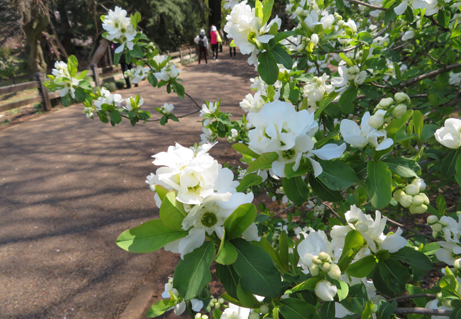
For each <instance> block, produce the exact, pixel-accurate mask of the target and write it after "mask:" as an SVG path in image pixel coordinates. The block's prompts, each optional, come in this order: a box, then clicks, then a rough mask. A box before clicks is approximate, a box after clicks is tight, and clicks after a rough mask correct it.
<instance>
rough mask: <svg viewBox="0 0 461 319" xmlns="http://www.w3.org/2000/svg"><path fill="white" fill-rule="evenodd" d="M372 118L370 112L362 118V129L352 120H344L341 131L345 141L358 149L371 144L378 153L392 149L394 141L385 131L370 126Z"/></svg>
mask: <svg viewBox="0 0 461 319" xmlns="http://www.w3.org/2000/svg"><path fill="white" fill-rule="evenodd" d="M370 117H371V116H370V112H366V113H365V114H364V115H363V117H362V122H361V124H360V127H359V126H358V125H357V123H355V122H354V121H352V120H349V119H344V120H342V121H341V125H340V131H341V135H342V136H343V138H344V141H345V142H346V143H349V144H350V145H351V146H353V147H357V148H363V147H365V146H366V145H367V144H371V145H372V146H373V147H374V148H375V149H376V150H377V151H381V150H385V149H387V148H389V147H391V146H392V145H393V144H394V140H393V139H391V138H388V137H387V132H386V131H385V130H377V129H375V128H372V127H371V126H370V124H369V121H370Z"/></svg>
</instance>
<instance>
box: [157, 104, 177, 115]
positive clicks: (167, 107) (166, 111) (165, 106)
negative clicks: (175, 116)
mask: <svg viewBox="0 0 461 319" xmlns="http://www.w3.org/2000/svg"><path fill="white" fill-rule="evenodd" d="M160 110H161V111H162V112H163V113H164V114H170V113H171V112H173V110H174V105H173V104H168V103H166V102H165V104H163V105H162V106H161V107H160Z"/></svg>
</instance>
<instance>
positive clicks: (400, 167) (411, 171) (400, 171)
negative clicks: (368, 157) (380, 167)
mask: <svg viewBox="0 0 461 319" xmlns="http://www.w3.org/2000/svg"><path fill="white" fill-rule="evenodd" d="M383 162H385V163H386V164H387V166H388V167H389V169H390V170H391V172H392V173H394V174H396V175H399V176H400V177H404V178H410V177H418V174H421V167H419V164H418V163H417V162H416V161H415V160H413V159H410V158H405V157H388V158H386V159H384V160H383Z"/></svg>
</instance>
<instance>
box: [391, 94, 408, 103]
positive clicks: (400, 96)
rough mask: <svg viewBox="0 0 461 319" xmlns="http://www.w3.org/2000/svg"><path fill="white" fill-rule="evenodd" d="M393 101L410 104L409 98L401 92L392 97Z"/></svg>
mask: <svg viewBox="0 0 461 319" xmlns="http://www.w3.org/2000/svg"><path fill="white" fill-rule="evenodd" d="M394 99H395V101H396V102H397V103H402V102H407V103H410V97H409V96H408V95H407V94H406V93H403V92H397V93H395V95H394Z"/></svg>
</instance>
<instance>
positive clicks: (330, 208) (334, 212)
mask: <svg viewBox="0 0 461 319" xmlns="http://www.w3.org/2000/svg"><path fill="white" fill-rule="evenodd" d="M322 204H323V205H325V207H327V208H328V209H329V210H331V211H332V212H333V214H335V215H336V217H338V218H339V219H340V220H341V222H342V223H343V224H346V221H345V220H344V218H342V217H341V216H339V214H338V213H337V212H336V211H335V210H334V209H333V208H332V207H331V206H330V205H328V204H327V203H325V202H322Z"/></svg>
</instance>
